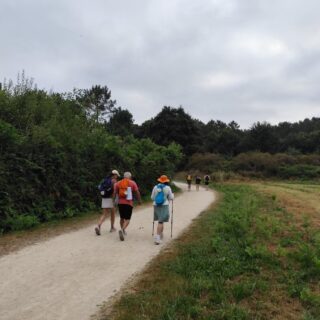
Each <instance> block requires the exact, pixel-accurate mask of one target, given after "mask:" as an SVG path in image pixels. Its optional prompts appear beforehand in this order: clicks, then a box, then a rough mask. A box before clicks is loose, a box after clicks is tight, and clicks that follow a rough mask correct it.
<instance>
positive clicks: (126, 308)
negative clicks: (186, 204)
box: [101, 184, 320, 320]
mask: <svg viewBox="0 0 320 320" xmlns="http://www.w3.org/2000/svg"><path fill="white" fill-rule="evenodd" d="M215 188H216V189H217V190H218V191H219V192H220V194H221V195H223V199H222V200H221V201H220V203H219V205H218V207H216V208H214V209H212V210H209V211H208V212H206V213H204V214H202V215H201V216H200V217H199V218H198V219H197V220H196V221H195V223H194V224H193V226H192V228H191V229H190V230H189V231H188V232H186V233H185V234H184V235H183V236H182V237H181V238H180V239H179V240H178V241H177V242H176V244H175V245H174V246H172V247H171V248H170V250H167V251H165V252H163V254H161V255H160V256H159V257H158V258H157V259H155V260H154V261H153V262H152V263H151V264H150V266H149V267H148V269H147V270H146V272H144V274H143V275H142V276H141V278H140V279H139V281H137V282H136V283H135V285H134V286H133V288H130V292H127V293H125V294H124V295H122V297H121V298H120V299H119V300H118V301H117V302H116V303H115V305H114V306H113V308H112V310H111V312H110V310H108V312H106V313H105V315H103V316H101V319H117V320H122V319H126V320H128V319H129V320H130V319H157V320H161V319H163V320H171V319H172V320H173V319H177V320H178V319H183V320H185V319H304V320H307V319H308V320H311V319H319V315H320V288H319V279H320V232H319V231H318V230H317V229H315V228H313V226H312V224H310V223H306V224H304V225H301V224H300V223H296V216H295V215H294V214H292V213H290V212H289V211H288V210H286V208H285V207H283V206H279V202H278V199H277V198H276V197H275V196H274V195H268V194H262V193H260V192H257V191H256V188H255V186H248V185H239V184H237V185H232V184H228V185H216V186H215Z"/></svg>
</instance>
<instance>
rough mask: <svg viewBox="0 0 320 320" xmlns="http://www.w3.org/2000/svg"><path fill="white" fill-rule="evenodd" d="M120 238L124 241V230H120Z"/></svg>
mask: <svg viewBox="0 0 320 320" xmlns="http://www.w3.org/2000/svg"><path fill="white" fill-rule="evenodd" d="M119 238H120V240H121V241H124V236H123V232H122V230H119Z"/></svg>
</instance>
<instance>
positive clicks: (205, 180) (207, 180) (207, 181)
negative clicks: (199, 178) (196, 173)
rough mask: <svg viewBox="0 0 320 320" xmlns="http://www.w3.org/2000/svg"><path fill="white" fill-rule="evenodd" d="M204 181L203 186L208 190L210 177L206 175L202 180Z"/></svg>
mask: <svg viewBox="0 0 320 320" xmlns="http://www.w3.org/2000/svg"><path fill="white" fill-rule="evenodd" d="M203 180H204V184H205V186H206V190H208V187H209V182H210V176H209V175H208V174H206V175H205V176H204V178H203Z"/></svg>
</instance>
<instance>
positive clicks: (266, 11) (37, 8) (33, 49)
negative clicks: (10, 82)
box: [0, 0, 320, 128]
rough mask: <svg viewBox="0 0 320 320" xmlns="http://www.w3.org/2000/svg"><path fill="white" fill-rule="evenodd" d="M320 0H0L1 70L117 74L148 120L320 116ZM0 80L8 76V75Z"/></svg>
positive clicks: (114, 85) (132, 107) (44, 77)
mask: <svg viewBox="0 0 320 320" xmlns="http://www.w3.org/2000/svg"><path fill="white" fill-rule="evenodd" d="M319 17H320V1H319V0H201V1H194V0H157V1H155V0H118V1H109V0H90V1H84V0H0V30H1V37H0V79H1V80H3V79H4V78H5V77H6V78H11V79H16V75H17V73H18V72H19V71H21V70H25V72H26V74H27V76H29V77H33V78H34V79H35V82H36V83H37V84H38V87H39V88H45V89H47V90H50V89H53V90H54V91H59V92H62V91H69V90H72V89H73V88H74V87H76V88H89V87H91V86H92V85H93V84H101V85H107V86H108V87H109V88H110V89H111V91H112V97H113V99H116V100H117V103H118V106H122V107H124V108H127V109H128V110H129V111H130V112H131V113H132V114H133V117H134V119H135V121H136V123H141V122H143V121H144V120H147V119H149V118H151V117H153V116H155V115H156V114H157V113H158V112H159V111H160V110H161V108H162V107H163V106H164V105H170V106H172V107H178V106H180V105H182V106H183V107H184V108H185V110H186V111H187V112H188V113H189V114H191V115H192V116H193V117H195V118H198V119H200V120H202V121H204V122H207V121H209V120H210V119H215V120H217V119H219V120H222V121H225V122H229V121H232V120H235V121H237V122H238V123H239V124H240V125H241V127H242V128H247V127H249V126H250V125H252V124H253V123H254V122H255V121H269V122H271V123H273V124H275V123H278V122H281V121H297V120H302V119H304V118H306V117H312V116H317V117H319V116H320V88H319V83H320V18H319ZM1 80H0V81H1Z"/></svg>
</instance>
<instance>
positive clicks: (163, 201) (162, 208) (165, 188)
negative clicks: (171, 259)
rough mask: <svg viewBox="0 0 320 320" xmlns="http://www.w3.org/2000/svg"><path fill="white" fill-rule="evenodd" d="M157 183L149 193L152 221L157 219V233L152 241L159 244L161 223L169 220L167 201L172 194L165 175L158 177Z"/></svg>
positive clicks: (161, 232)
mask: <svg viewBox="0 0 320 320" xmlns="http://www.w3.org/2000/svg"><path fill="white" fill-rule="evenodd" d="M158 181H159V182H160V183H158V184H157V185H155V186H154V188H153V190H152V194H151V199H152V200H153V206H154V215H153V221H158V226H157V234H156V235H155V237H154V243H155V244H160V243H161V240H162V238H163V223H164V222H168V221H169V216H170V214H169V201H170V200H173V198H174V195H173V193H172V190H171V188H170V186H169V182H170V180H169V179H168V177H167V176H166V175H162V176H161V177H160V178H158Z"/></svg>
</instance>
